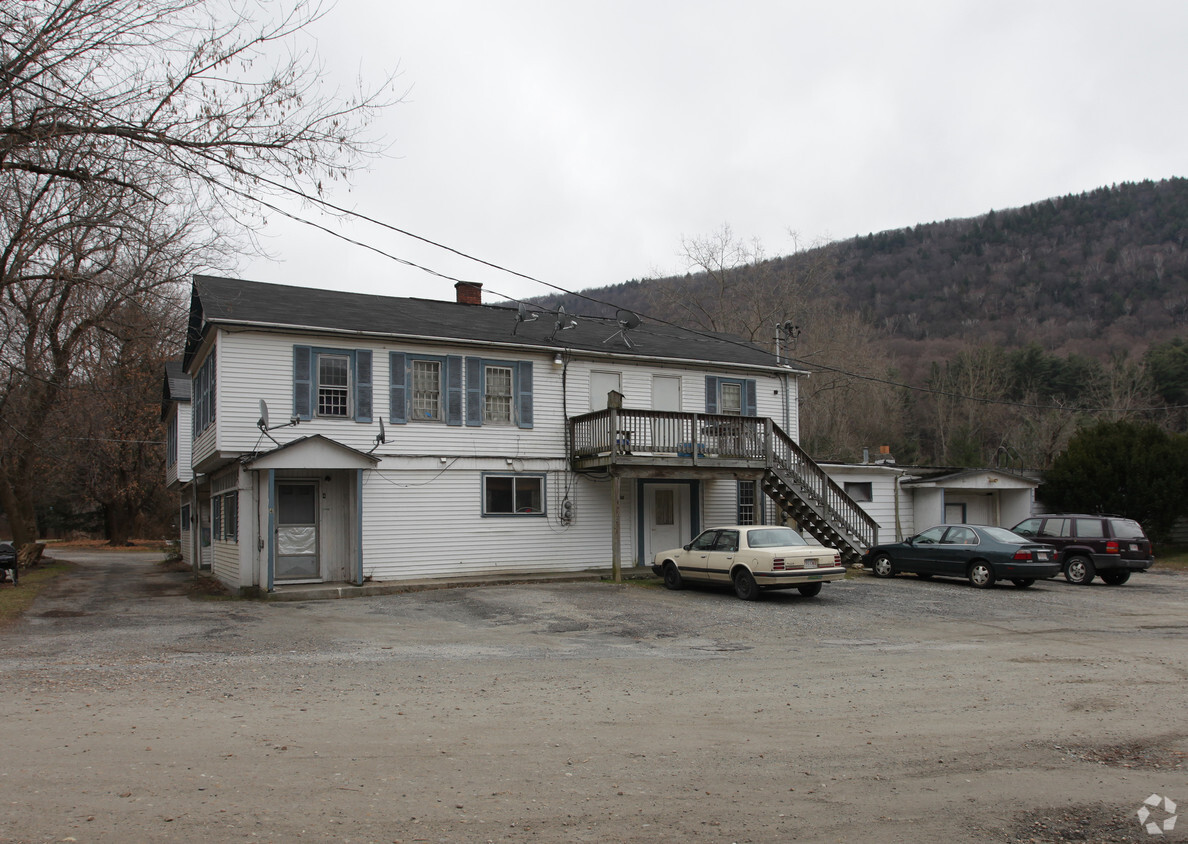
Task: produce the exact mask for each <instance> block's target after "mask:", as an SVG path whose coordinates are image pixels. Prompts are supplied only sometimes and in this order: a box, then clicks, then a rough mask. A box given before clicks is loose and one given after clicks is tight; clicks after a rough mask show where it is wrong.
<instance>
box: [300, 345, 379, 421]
mask: <svg viewBox="0 0 1188 844" xmlns="http://www.w3.org/2000/svg"><path fill="white" fill-rule="evenodd" d="M293 415H294V416H295V417H297V418H298V419H305V420H309V419H313V418H314V417H319V418H326V419H354V420H355V421H356V422H370V421H371V350H370V349H319V348H316V347H313V346H294V347H293Z"/></svg>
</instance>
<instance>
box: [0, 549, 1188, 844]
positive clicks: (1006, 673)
mask: <svg viewBox="0 0 1188 844" xmlns="http://www.w3.org/2000/svg"><path fill="white" fill-rule="evenodd" d="M61 556H68V555H66V554H62V555H61ZM1186 680H1188V576H1183V575H1176V574H1159V573H1157V572H1152V573H1149V574H1146V575H1140V576H1136V577H1135V578H1133V579H1132V580H1131V582H1130V583H1129V584H1127V585H1125V586H1123V587H1106V586H1103V585H1093V586H1089V587H1074V586H1070V585H1068V584H1065V583H1063V582H1049V583H1042V584H1037V585H1036V586H1035V587H1034V588H1032V589H1030V590H1026V591H1022V590H1016V589H1014V588H1011V587H1009V586H1007V587H996V588H994V589H992V590H989V591H982V590H975V589H972V588H970V587H969V586H968V585H965V584H963V583H957V582H941V581H932V582H924V581H921V580H918V579H916V578H912V577H899V578H895V579H894V580H891V581H878V580H875V579H873V578H869V577H861V578H858V579H854V580H849V581H846V582H844V583H834V584H830V585H828V586H826V587H825V589H824V591H823V592H822V594H821V595H820V596H819V597H817V598H811V599H809V598H803V597H801V596H800V595H798V594H797V593H795V592H794V593H792V594H777V595H769V596H766V597H765V599H764V600H763V601H760V602H758V603H755V604H745V603H743V602H740V601H738V600H736V599H735V598H734V597H733V596H732V595H731V594H728V593H726V592H711V591H695V590H686V591H682V592H668V591H665V590H663V589H660V588H647V587H642V586H638V585H630V586H622V587H615V586H613V585H608V584H594V583H591V584H552V585H533V586H519V587H509V586H501V587H492V588H486V589H484V588H468V589H451V590H440V591H433V592H421V593H414V594H408V595H395V596H387V597H378V598H367V599H360V600H343V601H328V602H317V603H313V602H311V603H300V604H262V603H253V602H245V601H213V602H212V601H194V600H190V599H189V598H187V597H186V596H185V576H184V575H179V574H173V573H169V572H165V571H163V570H161V568H160V567H158V566H155V565H153V558H152V557H151V556H149V557H145V556H143V555H141V556H139V557H138V556H134V555H109V554H96V555H90V556H89V557H88V559H87V560H84V561H83V567H82V569H81V571H80V574H79V575H78V576H76V577H73V578H70V579H68V580H64V581H61V582H60V586H59V587H58V588H57V589H56V590H55V591H54V592H53V593H51V594H47V595H45V596H44V597H43V598H42V599H41V600H39V601H38V602H37V603H36V604H35V605H34V607H33V608H32V610H31V612H30V613H29V615H28V616H27V618H26V619H25V620H23V621H21V622H19V623H18V624H16V625H14V626H12V627H9V628H7V629H5V630H3V631H0V712H3V713H4V715H3V717H2V718H0V842H46V841H72V840H73V841H79V842H129V841H187V842H189V841H195V842H197V841H203V842H210V841H276V842H289V841H297V840H309V841H343V842H348V841H349V842H392V841H400V842H404V841H433V842H437V841H445V842H454V841H458V842H472V841H473V842H484V841H493V842H521V841H540V842H550V841H576V842H582V841H591V842H593V841H597V842H613V841H625V842H671V841H707V842H719V841H721V842H743V841H755V842H768V841H806V842H924V844H928V842H962V841H968V842H1032V841H1035V842H1055V841H1066V840H1067V841H1093V842H1119V841H1135V842H1137V841H1177V840H1179V841H1183V840H1186V839H1188V834H1186V833H1188V819H1185V820H1183V824H1182V826H1181V827H1180V828H1176V829H1173V830H1171V831H1170V832H1169V833H1166V834H1163V835H1161V836H1159V837H1156V836H1153V835H1150V834H1148V833H1147V832H1146V831H1145V830H1144V828H1143V827H1142V826H1141V825H1140V823H1139V820H1138V817H1137V811H1138V810H1139V808H1140V807H1141V806H1142V804H1143V801H1144V800H1145V799H1147V798H1148V797H1150V796H1152V795H1160V796H1166V797H1168V798H1170V799H1171V800H1173V801H1175V802H1177V803H1180V804H1182V805H1183V806H1185V807H1188V770H1186V768H1185V753H1186V751H1188V716H1186V712H1188V708H1186V706H1185V704H1186V703H1188V700H1186V695H1185V689H1186ZM1169 818H1170V814H1169V813H1168V812H1167V809H1166V806H1165V805H1164V804H1163V803H1162V802H1161V803H1160V805H1159V806H1156V807H1153V808H1152V809H1151V817H1150V819H1149V822H1157V823H1161V824H1162V823H1163V822H1164V821H1165V820H1168V819H1169Z"/></svg>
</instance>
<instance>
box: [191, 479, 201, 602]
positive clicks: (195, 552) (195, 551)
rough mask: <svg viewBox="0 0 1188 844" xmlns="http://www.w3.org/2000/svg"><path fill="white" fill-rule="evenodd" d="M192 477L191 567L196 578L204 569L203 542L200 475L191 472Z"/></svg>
mask: <svg viewBox="0 0 1188 844" xmlns="http://www.w3.org/2000/svg"><path fill="white" fill-rule="evenodd" d="M191 475H192V477H191V479H190V568H192V569H193V570H194V579H195V580H197V579H198V574H199V572H200V571H201V570H202V556H201V555H202V543H201V537H200V536H199V525H198V516H199V510H198V476H197V475H194V474H193V473H192V472H191Z"/></svg>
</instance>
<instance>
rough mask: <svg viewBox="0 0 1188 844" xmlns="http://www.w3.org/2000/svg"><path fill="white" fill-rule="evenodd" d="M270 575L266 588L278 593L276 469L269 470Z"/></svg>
mask: <svg viewBox="0 0 1188 844" xmlns="http://www.w3.org/2000/svg"><path fill="white" fill-rule="evenodd" d="M267 541H268V575H267V577H266V578H265V581H266V582H265V588H266V589H267V590H268V591H269V592H275V591H276V469H269V470H268V540H267Z"/></svg>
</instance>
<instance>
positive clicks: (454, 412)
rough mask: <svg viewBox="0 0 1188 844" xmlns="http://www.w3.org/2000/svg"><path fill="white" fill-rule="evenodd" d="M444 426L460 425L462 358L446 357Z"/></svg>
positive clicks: (459, 356)
mask: <svg viewBox="0 0 1188 844" xmlns="http://www.w3.org/2000/svg"><path fill="white" fill-rule="evenodd" d="M445 368H446V424H447V425H461V424H462V356H461V355H448V356H447V357H446V366H445Z"/></svg>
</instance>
